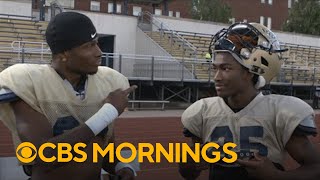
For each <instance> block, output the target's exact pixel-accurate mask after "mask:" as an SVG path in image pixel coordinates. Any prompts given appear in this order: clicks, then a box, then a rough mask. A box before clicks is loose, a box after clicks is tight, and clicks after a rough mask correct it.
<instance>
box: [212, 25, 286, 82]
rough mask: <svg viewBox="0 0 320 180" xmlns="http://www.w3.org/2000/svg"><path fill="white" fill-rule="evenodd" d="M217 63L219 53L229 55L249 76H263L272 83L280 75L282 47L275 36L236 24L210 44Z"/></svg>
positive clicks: (271, 33)
mask: <svg viewBox="0 0 320 180" xmlns="http://www.w3.org/2000/svg"><path fill="white" fill-rule="evenodd" d="M209 50H210V53H212V57H213V58H212V60H213V61H214V57H215V54H216V53H218V52H228V53H230V54H231V55H232V56H233V57H234V58H235V59H236V60H237V61H238V62H239V63H240V64H241V65H243V66H244V67H246V68H247V69H248V70H249V72H251V73H253V74H257V75H259V76H262V77H263V78H264V79H265V80H266V83H269V82H270V81H271V80H272V78H274V77H275V76H276V75H277V74H278V73H279V71H280V68H281V63H282V62H281V52H284V51H286V50H281V49H280V43H279V41H278V40H277V39H276V37H275V35H274V34H273V32H271V31H270V30H269V29H267V28H266V27H264V26H263V25H260V24H257V23H250V24H248V23H235V24H233V25H231V26H230V27H229V28H228V29H222V30H221V31H219V32H218V33H217V34H216V35H215V36H214V37H213V38H212V41H211V43H210V48H209Z"/></svg>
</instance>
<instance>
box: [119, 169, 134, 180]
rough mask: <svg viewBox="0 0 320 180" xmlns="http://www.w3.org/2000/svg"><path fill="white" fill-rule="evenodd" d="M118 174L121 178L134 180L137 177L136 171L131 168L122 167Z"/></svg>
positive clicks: (122, 179)
mask: <svg viewBox="0 0 320 180" xmlns="http://www.w3.org/2000/svg"><path fill="white" fill-rule="evenodd" d="M116 175H118V176H120V179H121V180H133V179H135V176H134V173H133V171H132V170H131V169H130V168H127V167H126V168H122V169H120V170H119V171H117V172H116Z"/></svg>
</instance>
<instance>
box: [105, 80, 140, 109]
mask: <svg viewBox="0 0 320 180" xmlns="http://www.w3.org/2000/svg"><path fill="white" fill-rule="evenodd" d="M137 87H138V86H136V85H133V86H131V87H129V88H128V89H126V90H121V89H117V90H115V91H112V92H111V93H110V94H109V95H108V97H107V98H106V99H105V100H104V103H110V104H112V105H113V106H114V107H115V108H116V109H117V110H118V113H119V115H120V114H121V113H122V112H123V111H124V109H125V108H126V107H127V105H128V95H129V94H130V93H131V92H133V91H134V90H135V89H137Z"/></svg>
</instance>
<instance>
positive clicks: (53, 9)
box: [50, 0, 65, 18]
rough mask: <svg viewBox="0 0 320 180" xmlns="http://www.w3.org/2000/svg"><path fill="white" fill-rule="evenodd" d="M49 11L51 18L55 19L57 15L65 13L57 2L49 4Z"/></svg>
mask: <svg viewBox="0 0 320 180" xmlns="http://www.w3.org/2000/svg"><path fill="white" fill-rule="evenodd" d="M50 10H51V18H53V17H55V16H56V15H57V14H59V13H62V12H65V9H64V8H63V7H62V5H61V4H60V3H59V1H57V0H55V1H53V2H51V3H50Z"/></svg>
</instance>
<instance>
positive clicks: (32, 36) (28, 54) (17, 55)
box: [0, 16, 50, 71]
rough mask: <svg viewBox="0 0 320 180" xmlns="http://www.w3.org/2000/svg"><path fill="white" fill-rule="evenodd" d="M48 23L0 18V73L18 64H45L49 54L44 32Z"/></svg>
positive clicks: (16, 18) (15, 18)
mask: <svg viewBox="0 0 320 180" xmlns="http://www.w3.org/2000/svg"><path fill="white" fill-rule="evenodd" d="M47 24H48V22H38V21H33V20H32V19H29V20H27V19H18V17H14V16H13V17H0V71H1V70H3V69H5V68H6V67H8V66H10V65H12V64H15V63H18V62H30V63H45V62H48V61H49V59H50V54H48V53H44V52H46V51H47V50H48V46H47V45H46V43H45V40H44V30H45V29H46V26H47Z"/></svg>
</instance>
